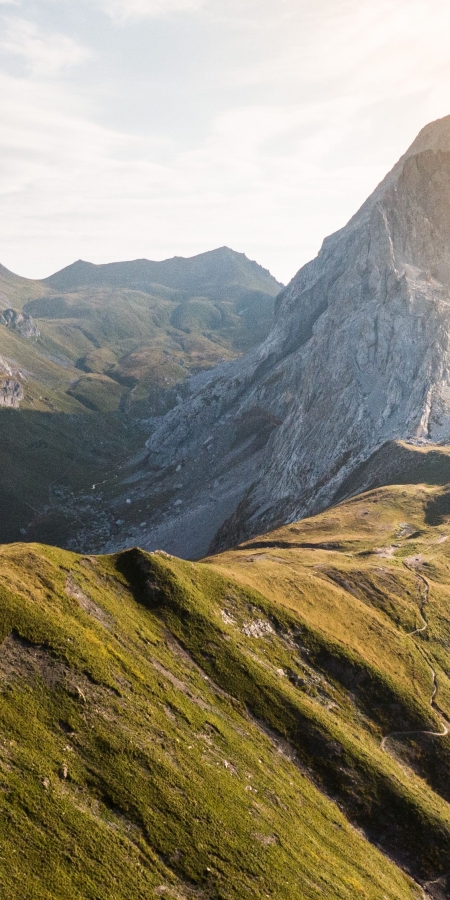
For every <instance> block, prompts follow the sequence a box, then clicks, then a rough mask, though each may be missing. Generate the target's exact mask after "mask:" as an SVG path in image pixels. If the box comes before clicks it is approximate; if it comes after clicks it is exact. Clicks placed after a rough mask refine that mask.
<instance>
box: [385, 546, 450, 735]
mask: <svg viewBox="0 0 450 900" xmlns="http://www.w3.org/2000/svg"><path fill="white" fill-rule="evenodd" d="M403 565H404V566H405V568H406V569H408V571H410V572H413V573H414V575H415V577H416V578H417V581H418V582H419V584H420V596H421V603H420V615H421V618H422V621H423V622H424V624H423V625H422V627H421V628H416V629H415V630H414V631H410V632H409V633H408V637H414V635H416V634H422V633H423V632H424V631H426V630H427V628H428V621H427V617H426V606H427V604H428V602H429V597H430V585H429V584H428V581H427V580H426V578H424V576H423V575H420V573H419V572H418V571H417V569H416V567H415V566H411V565H408V563H407V562H404V563H403ZM416 647H417V649H418V650H419V653H421V655H422V657H423V659H424V660H425V662H426V664H427V666H428V668H429V670H430V672H431V678H432V692H431V698H430V706H431V708H432V709H433V710H434V712H436V713H437V715H438V716H439V718H440V720H441V722H440V724H441V728H442V731H426V730H424V729H415V730H412V731H391V732H390V734H386V735H385V737H384V738H383V740H382V741H381V749H382V750H384V751H385V752H386V753H387V752H388V750H387V747H386V742H387V741H388V740H389V738H393V737H398V736H399V735H402V734H403V735H407V734H428V735H431V737H446V735H447V734H448V733H449V731H450V724H449V723H448V722H447V720H446V718H445V716H444V714H443V712H442V710H441V709H440V707H439V706H438V705H437V703H435V700H436V694H437V692H438V681H437V675H436V672H435V670H434V669H433V666H431V665H430V663H429V661H428V659H427V657H426V655H425V652H424V651H423V649H422V648H421V647H420V646H419V645H418V644H416Z"/></svg>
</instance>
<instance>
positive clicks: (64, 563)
mask: <svg viewBox="0 0 450 900" xmlns="http://www.w3.org/2000/svg"><path fill="white" fill-rule="evenodd" d="M447 494H448V491H447V489H446V488H432V487H425V486H421V487H419V488H417V487H410V486H407V487H392V488H385V489H381V490H377V491H373V492H371V493H369V494H366V495H362V496H360V497H358V498H356V499H355V500H352V501H348V502H346V503H343V504H342V505H341V506H338V507H335V508H334V509H333V510H330V511H329V512H327V513H324V514H322V515H321V516H318V517H316V518H314V519H311V520H306V521H304V522H301V523H298V524H296V525H292V526H287V527H285V528H283V529H280V530H279V531H277V532H274V533H273V534H270V535H266V536H264V537H261V538H260V539H257V540H255V541H252V542H249V543H248V544H246V545H243V546H242V547H239V548H237V549H236V550H233V551H230V552H227V553H224V554H221V555H220V556H217V557H213V558H210V559H208V560H205V561H203V562H200V563H189V562H184V561H181V560H177V559H175V558H173V557H169V556H167V555H166V554H159V553H156V554H145V553H143V552H142V551H139V550H131V551H126V552H123V553H120V554H117V555H116V556H111V557H79V556H76V555H75V554H70V553H67V552H65V551H61V550H57V549H54V548H53V549H50V548H46V547H43V546H39V545H12V546H9V547H3V548H2V549H1V551H0V598H1V600H0V639H1V641H2V643H1V645H0V735H1V739H0V847H1V852H0V856H1V857H2V861H1V865H0V885H1V888H2V896H4V897H5V898H8V900H9V898H15V897H17V892H18V890H19V886H20V895H21V897H22V896H23V897H24V898H30V900H31V898H33V900H35V898H37V900H40V898H46V900H54V898H63V897H67V896H71V897H74V898H80V900H81V898H83V900H85V898H91V897H92V898H97V897H107V898H109V897H111V898H113V897H114V898H118V900H119V898H120V900H121V898H130V900H131V898H132V900H134V898H138V897H146V898H147V897H157V896H169V897H178V898H189V897H205V898H215V897H217V898H235V897H236V898H243V897H249V898H250V897H255V898H258V897H267V896H269V897H270V896H273V897H277V898H278V897H279V898H286V900H287V898H299V900H300V898H302V900H304V898H319V897H324V896H325V897H327V898H335V897H336V898H354V897H366V898H374V900H375V898H376V900H379V898H384V897H385V898H389V900H391V898H397V897H398V898H412V897H419V896H421V888H419V886H418V884H415V883H414V882H412V881H411V876H412V877H413V878H414V879H415V880H416V882H419V883H420V884H421V885H422V888H423V889H424V890H425V892H426V894H427V896H428V895H430V896H434V897H436V898H437V897H445V896H448V885H447V881H446V873H447V872H448V869H449V865H448V860H449V853H450V805H449V802H450V795H449V789H448V785H449V783H450V779H449V775H450V752H449V751H450V737H447V736H446V735H445V734H444V732H445V731H446V727H447V726H446V722H447V719H448V717H449V716H450V680H449V677H448V675H447V672H448V671H449V668H450V666H449V662H450V660H449V655H448V649H447V648H448V642H449V637H450V635H449V624H448V620H449V603H450V519H449V513H450V510H447V507H446V502H447V501H446V499H445V498H446V497H447ZM399 732H400V733H399ZM430 732H431V733H430ZM393 860H395V862H393Z"/></svg>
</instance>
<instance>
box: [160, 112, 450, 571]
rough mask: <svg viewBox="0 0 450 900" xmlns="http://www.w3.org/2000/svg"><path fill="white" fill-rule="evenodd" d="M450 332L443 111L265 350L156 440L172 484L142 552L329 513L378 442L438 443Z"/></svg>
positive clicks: (296, 293) (339, 239) (217, 383)
mask: <svg viewBox="0 0 450 900" xmlns="http://www.w3.org/2000/svg"><path fill="white" fill-rule="evenodd" d="M449 329H450V117H447V118H446V119H443V120H440V121H438V122H435V123H432V124H431V125H429V126H427V127H426V128H425V129H424V130H423V131H422V132H421V134H420V135H419V137H418V138H417V140H416V141H415V142H414V144H413V145H412V147H411V148H410V149H409V150H408V152H407V153H406V154H405V156H404V157H402V159H401V160H400V162H399V163H398V164H397V165H396V166H395V168H394V169H393V170H392V172H390V173H389V175H388V176H387V177H386V179H385V180H384V181H383V182H382V183H381V185H379V187H378V188H377V189H376V191H375V192H374V194H373V195H372V196H371V197H370V198H369V199H368V201H366V203H365V204H364V205H363V207H362V208H361V209H360V211H359V212H358V213H357V214H356V216H354V218H353V219H352V220H351V221H350V222H349V223H348V225H347V226H346V227H345V228H344V229H342V230H341V231H339V232H337V233H336V234H334V235H332V236H331V237H330V238H327V239H326V240H325V242H324V244H323V247H322V249H321V251H320V253H319V255H318V257H317V258H316V259H315V260H314V261H312V262H311V263H309V264H307V265H306V266H305V267H304V268H302V269H301V270H300V272H299V273H298V274H297V275H296V277H295V278H294V279H293V281H292V282H291V283H290V285H288V287H287V288H286V289H285V290H284V291H283V292H282V293H281V295H280V296H279V299H278V303H277V316H276V322H275V325H274V328H273V330H272V332H271V334H270V335H269V337H268V339H267V340H266V341H265V343H264V344H263V345H261V346H260V347H259V348H258V349H257V350H256V351H254V352H253V353H252V354H251V355H248V356H247V357H246V358H245V359H243V360H239V361H238V362H236V363H232V364H231V365H227V366H225V367H223V368H222V369H221V370H216V371H215V374H214V375H213V376H212V377H211V376H210V377H209V379H208V380H207V381H206V383H205V382H203V383H202V384H200V385H199V388H198V390H197V392H196V394H195V395H194V397H193V398H192V400H191V401H190V402H189V403H188V404H187V405H186V406H185V407H183V408H178V409H176V410H174V411H172V412H171V413H170V414H169V415H168V416H167V417H166V418H165V420H164V421H163V423H162V426H161V427H160V428H159V429H158V430H157V431H156V433H154V434H153V435H152V437H151V438H150V440H149V442H148V448H149V450H150V464H151V465H152V466H153V467H154V470H155V475H156V476H157V478H156V481H157V484H158V490H161V489H162V486H163V485H166V488H168V487H169V485H171V484H173V480H174V477H175V478H176V477H177V476H174V472H175V471H176V469H178V472H179V473H181V474H182V477H181V476H180V482H182V483H181V484H180V485H179V499H178V501H176V502H177V503H178V505H177V506H176V507H175V506H173V507H172V510H171V511H169V514H168V515H167V518H166V520H165V522H163V520H159V521H158V519H157V517H156V516H155V519H154V522H153V523H152V530H151V532H150V533H148V535H147V544H148V546H151V545H152V544H154V543H156V544H158V543H159V544H161V543H163V544H164V545H165V546H166V547H167V549H169V550H170V549H172V550H175V551H177V552H184V553H185V555H190V554H192V555H195V553H201V552H203V551H204V550H205V549H206V545H207V544H209V543H210V542H211V541H212V546H213V548H215V549H218V548H220V547H223V546H226V545H229V544H230V543H232V542H234V541H236V540H241V539H243V538H245V537H248V536H250V535H252V534H255V533H258V532H262V531H264V530H267V528H269V527H272V526H274V525H276V524H279V523H281V522H288V521H293V520H295V519H298V518H300V517H303V516H305V515H307V514H311V513H315V512H318V511H319V510H321V509H324V508H325V507H326V506H327V505H328V504H329V503H331V502H332V501H333V498H334V497H335V496H336V493H337V492H338V490H339V488H340V486H341V485H342V484H343V482H344V481H345V480H346V479H348V476H349V474H350V473H351V472H352V470H353V469H354V468H355V467H356V466H358V465H360V464H361V463H362V462H363V461H364V460H366V459H367V458H368V457H369V456H370V455H371V454H372V453H373V452H374V450H375V449H376V448H377V447H379V446H380V445H382V444H384V443H385V442H386V441H390V440H393V439H398V438H401V439H404V440H411V441H432V442H437V441H447V440H449V439H450V366H449V363H450V355H449ZM179 466H181V469H180V468H178V467H179ZM183 485H184V487H183ZM214 496H217V497H218V498H220V499H219V500H218V502H215V500H214ZM224 498H225V499H224ZM184 508H186V509H188V512H187V513H186V514H183V513H182V512H180V510H182V509H184ZM220 519H222V521H219V520H220ZM186 534H188V535H189V537H188V538H186Z"/></svg>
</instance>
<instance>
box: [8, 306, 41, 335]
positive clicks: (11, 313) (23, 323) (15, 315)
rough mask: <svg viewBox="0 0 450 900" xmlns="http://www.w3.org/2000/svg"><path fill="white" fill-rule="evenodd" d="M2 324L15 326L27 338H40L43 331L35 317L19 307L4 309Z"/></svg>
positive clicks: (10, 326)
mask: <svg viewBox="0 0 450 900" xmlns="http://www.w3.org/2000/svg"><path fill="white" fill-rule="evenodd" d="M0 325H4V326H5V327H6V328H13V329H14V331H18V332H19V334H21V335H22V337H25V338H38V337H39V336H40V333H41V332H40V331H39V328H38V327H37V325H36V322H35V321H34V319H32V317H31V316H28V315H26V314H25V313H21V312H18V310H17V309H4V310H3V312H0Z"/></svg>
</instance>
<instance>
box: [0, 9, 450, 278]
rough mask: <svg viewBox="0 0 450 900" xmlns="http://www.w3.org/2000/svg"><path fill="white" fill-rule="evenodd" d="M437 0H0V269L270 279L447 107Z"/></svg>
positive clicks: (334, 222) (445, 14)
mask: <svg viewBox="0 0 450 900" xmlns="http://www.w3.org/2000/svg"><path fill="white" fill-rule="evenodd" d="M449 36H450V3H449V2H448V0H394V2H391V0H0V60H1V65H0V154H1V166H0V195H1V205H2V211H1V217H0V262H2V263H3V264H4V265H6V266H8V268H11V269H13V270H14V271H16V272H18V273H19V274H23V275H28V276H32V277H43V276H45V275H48V274H50V273H51V272H53V271H55V270H56V269H58V268H61V267H62V266H64V265H66V264H68V263H70V262H72V261H73V260H75V259H77V258H79V257H81V258H83V259H88V260H91V261H92V262H108V261H112V260H118V259H134V258H138V257H144V256H145V257H147V258H150V259H163V258H166V257H168V256H173V255H183V256H191V255H193V254H195V253H200V252H202V251H204V250H209V249H213V248H214V247H218V246H222V245H224V244H226V245H228V246H230V247H233V248H234V249H236V250H239V251H243V252H245V253H246V254H247V256H249V257H251V258H252V259H257V260H258V262H260V263H261V264H262V265H264V266H266V267H268V268H270V270H271V271H272V272H273V274H274V275H276V276H277V277H278V278H279V279H281V280H283V281H287V280H289V278H291V277H292V276H293V275H294V273H295V272H296V271H297V269H298V268H299V267H300V265H302V264H303V263H304V262H306V261H307V260H308V259H310V258H311V257H312V256H314V255H315V254H316V252H317V250H318V249H319V246H320V244H321V242H322V239H323V238H324V236H325V235H326V234H329V233H330V232H332V231H334V230H335V229H336V228H338V227H340V226H341V225H343V224H345V222H346V220H347V219H348V218H349V217H350V215H351V214H352V213H353V212H354V211H355V210H356V208H357V207H358V206H359V205H360V203H361V202H362V201H363V200H364V199H365V197H366V196H367V194H368V193H370V191H371V190H372V189H373V187H375V185H376V184H377V182H378V181H379V180H380V179H381V178H382V176H383V175H384V174H385V172H386V171H387V170H388V169H389V168H391V166H392V165H393V164H394V163H395V162H396V160H397V158H398V157H399V156H400V155H401V154H402V153H403V151H404V150H405V149H406V147H407V146H408V145H409V144H410V143H411V141H412V140H413V138H414V137H415V135H416V133H417V132H418V131H419V129H420V128H421V127H422V126H423V125H425V124H426V123H427V122H428V121H431V120H432V119H435V118H438V117H440V116H443V115H447V114H448V113H450V43H449Z"/></svg>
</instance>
